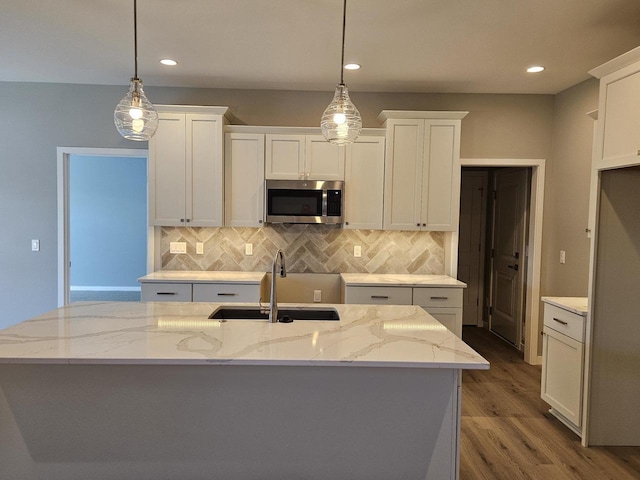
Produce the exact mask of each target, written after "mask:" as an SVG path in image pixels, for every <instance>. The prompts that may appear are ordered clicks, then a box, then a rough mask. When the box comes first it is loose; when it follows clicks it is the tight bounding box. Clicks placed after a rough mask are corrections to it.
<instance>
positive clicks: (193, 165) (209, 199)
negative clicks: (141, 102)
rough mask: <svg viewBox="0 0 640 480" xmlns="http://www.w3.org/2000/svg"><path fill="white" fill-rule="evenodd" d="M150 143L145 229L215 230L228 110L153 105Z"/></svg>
mask: <svg viewBox="0 0 640 480" xmlns="http://www.w3.org/2000/svg"><path fill="white" fill-rule="evenodd" d="M156 109H157V110H158V118H159V125H158V130H157V131H156V134H155V135H154V136H153V137H152V138H151V140H150V141H149V224H150V225H155V226H174V227H187V226H191V227H220V226H222V224H223V219H224V210H223V207H224V198H223V192H224V168H223V158H222V152H223V129H224V126H225V124H226V119H225V117H224V115H225V113H226V112H227V110H228V108H227V107H199V106H185V105H157V106H156Z"/></svg>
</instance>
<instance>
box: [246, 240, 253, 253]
mask: <svg viewBox="0 0 640 480" xmlns="http://www.w3.org/2000/svg"><path fill="white" fill-rule="evenodd" d="M244 254H245V255H253V243H245V244H244Z"/></svg>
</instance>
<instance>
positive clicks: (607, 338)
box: [582, 47, 640, 446]
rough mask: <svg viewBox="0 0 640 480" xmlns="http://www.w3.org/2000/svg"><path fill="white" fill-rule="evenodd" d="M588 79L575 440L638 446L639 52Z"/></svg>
mask: <svg viewBox="0 0 640 480" xmlns="http://www.w3.org/2000/svg"><path fill="white" fill-rule="evenodd" d="M589 73H590V74H591V75H593V76H594V77H596V78H599V79H600V93H599V104H598V114H597V122H596V135H595V141H594V150H593V166H592V194H591V199H590V202H591V204H590V209H589V211H590V218H589V227H590V229H591V231H592V234H591V258H590V266H589V312H588V315H587V324H586V340H585V375H584V383H585V388H584V390H585V392H584V396H583V403H584V408H583V422H582V423H583V432H582V433H583V436H582V442H583V445H585V446H587V445H618V446H640V410H638V407H637V406H638V398H640V375H638V368H639V366H640V361H639V357H638V352H640V322H638V319H639V318H640V295H638V278H640V216H639V215H638V205H639V204H640V47H638V48H636V49H634V50H631V51H630V52H627V53H625V54H623V55H621V56H619V57H617V58H614V59H613V60H611V61H609V62H607V63H605V64H604V65H601V66H600V67H597V68H595V69H594V70H592V71H591V72H589Z"/></svg>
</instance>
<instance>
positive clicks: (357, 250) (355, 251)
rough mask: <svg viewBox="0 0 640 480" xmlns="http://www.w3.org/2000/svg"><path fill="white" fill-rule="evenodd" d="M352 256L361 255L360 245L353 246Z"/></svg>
mask: <svg viewBox="0 0 640 480" xmlns="http://www.w3.org/2000/svg"><path fill="white" fill-rule="evenodd" d="M353 256H354V257H361V256H362V247H361V246H360V245H354V246H353Z"/></svg>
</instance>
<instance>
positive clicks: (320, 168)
mask: <svg viewBox="0 0 640 480" xmlns="http://www.w3.org/2000/svg"><path fill="white" fill-rule="evenodd" d="M344 150H345V149H344V147H339V146H338V145H334V144H332V143H329V142H327V140H326V139H325V138H324V137H323V136H322V135H307V136H306V139H305V162H304V169H303V172H302V173H303V175H304V177H305V178H308V179H309V180H344V155H345V152H344Z"/></svg>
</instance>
